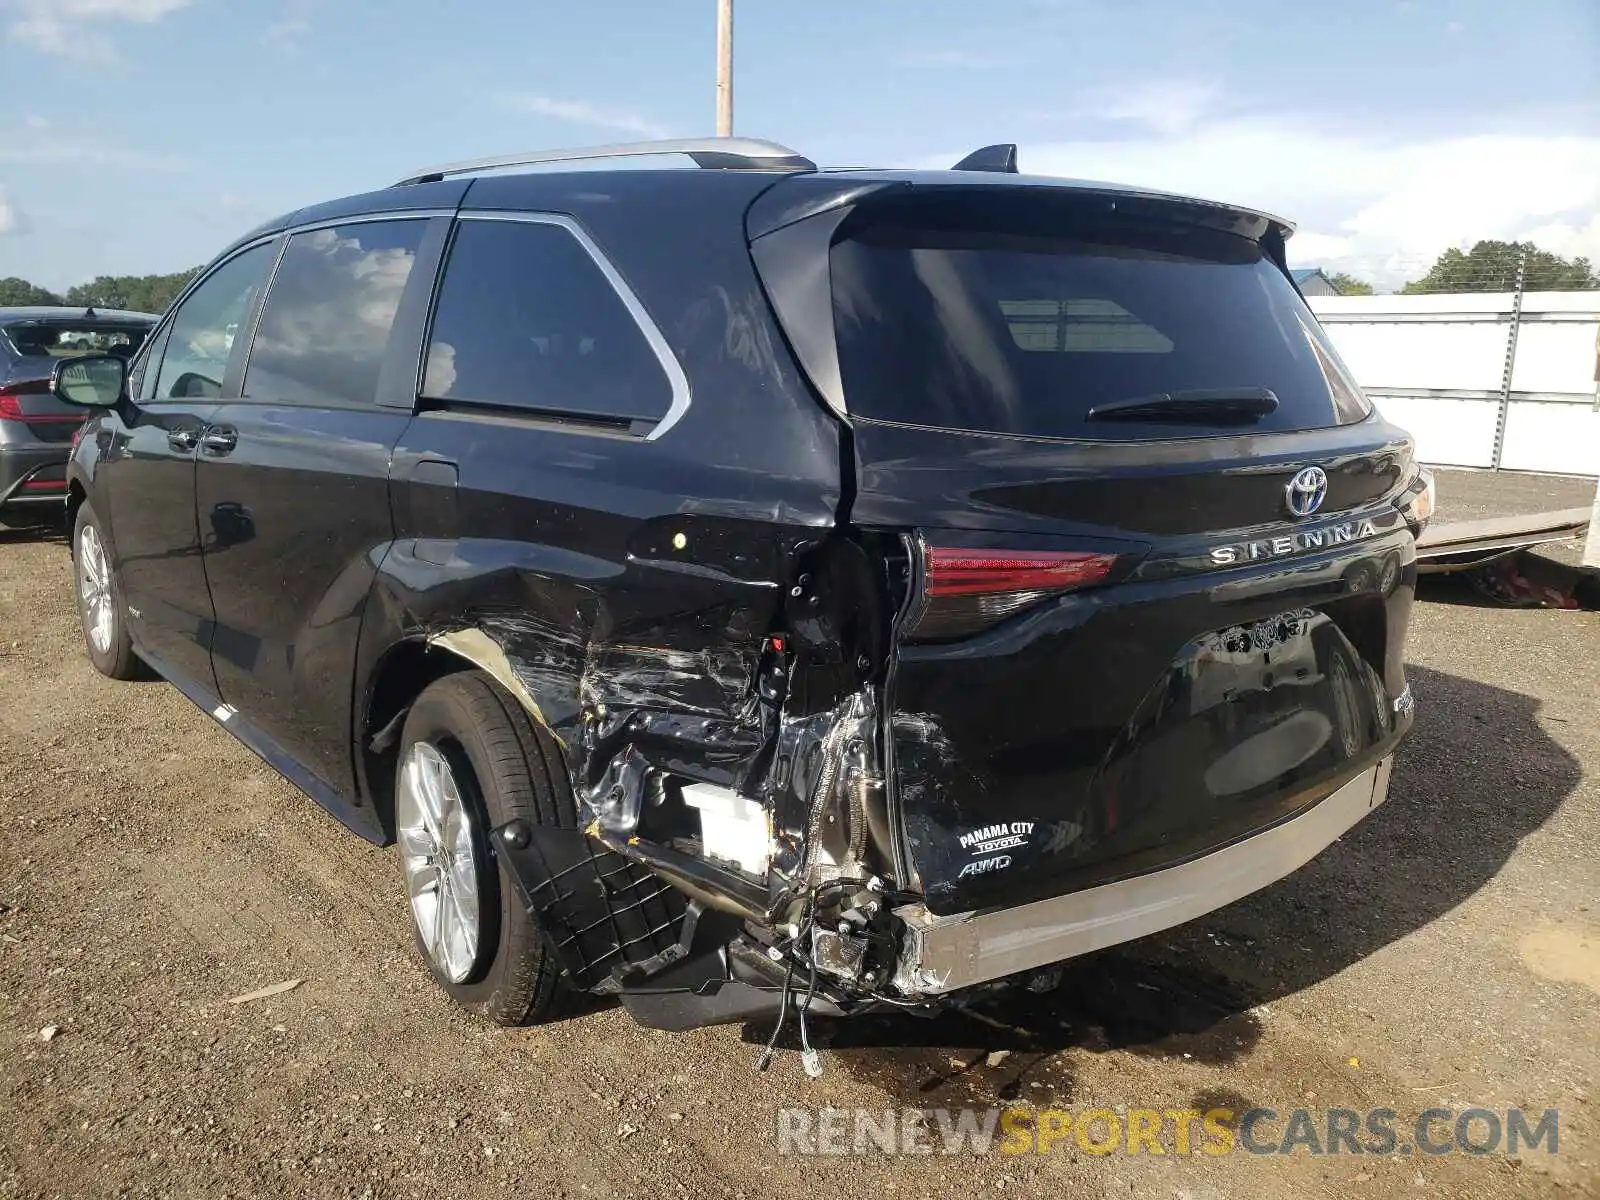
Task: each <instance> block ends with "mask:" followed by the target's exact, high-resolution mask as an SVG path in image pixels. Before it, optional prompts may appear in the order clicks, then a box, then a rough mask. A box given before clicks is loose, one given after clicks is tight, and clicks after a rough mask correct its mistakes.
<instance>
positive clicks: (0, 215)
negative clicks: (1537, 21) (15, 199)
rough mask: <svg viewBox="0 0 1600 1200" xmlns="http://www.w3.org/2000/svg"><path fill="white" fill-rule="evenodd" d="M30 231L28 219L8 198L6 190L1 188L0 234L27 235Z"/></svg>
mask: <svg viewBox="0 0 1600 1200" xmlns="http://www.w3.org/2000/svg"><path fill="white" fill-rule="evenodd" d="M27 231H28V218H27V217H26V216H24V215H23V213H22V210H21V209H19V208H18V207H17V206H16V205H15V204H12V203H11V200H10V199H9V198H8V197H7V196H6V190H5V188H3V187H0V234H7V233H26V232H27Z"/></svg>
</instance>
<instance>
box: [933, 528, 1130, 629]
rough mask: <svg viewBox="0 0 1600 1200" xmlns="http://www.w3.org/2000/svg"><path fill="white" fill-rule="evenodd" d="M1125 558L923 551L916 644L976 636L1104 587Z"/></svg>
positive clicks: (1034, 552)
mask: <svg viewBox="0 0 1600 1200" xmlns="http://www.w3.org/2000/svg"><path fill="white" fill-rule="evenodd" d="M1121 557H1122V556H1121V555H1118V554H1112V553H1106V552H1102V551H1086V550H991V549H988V548H983V549H976V548H951V547H944V546H923V547H922V607H921V609H920V611H919V612H918V613H917V616H916V619H915V620H914V621H913V622H912V623H911V627H910V629H909V630H908V632H909V633H910V634H911V635H912V636H913V637H917V638H952V637H961V636H963V635H965V634H969V633H976V632H978V631H979V630H982V629H987V628H988V627H989V626H991V625H994V624H996V623H997V622H999V621H1003V620H1004V619H1005V618H1007V617H1009V616H1011V615H1012V614H1013V613H1018V612H1021V611H1022V610H1023V609H1025V608H1029V607H1031V606H1032V605H1034V604H1037V603H1039V601H1041V600H1045V599H1048V598H1049V597H1051V596H1055V595H1059V594H1061V593H1063V592H1071V591H1076V590H1078V589H1079V588H1085V587H1090V586H1093V585H1094V584H1097V583H1100V582H1101V581H1103V580H1104V579H1105V578H1106V577H1107V576H1109V575H1110V574H1111V572H1112V571H1113V570H1114V569H1115V568H1116V565H1117V562H1118V560H1119V559H1120V558H1121Z"/></svg>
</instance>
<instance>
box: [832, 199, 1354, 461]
mask: <svg viewBox="0 0 1600 1200" xmlns="http://www.w3.org/2000/svg"><path fill="white" fill-rule="evenodd" d="M831 267H832V271H831V274H832V286H833V297H834V324H835V333H836V337H837V341H838V347H839V366H840V371H841V378H842V381H843V384H844V392H845V397H846V402H847V403H848V405H849V408H850V411H851V412H852V413H854V414H856V415H858V416H862V417H868V418H877V419H881V420H890V421H900V422H906V423H910V424H919V425H934V426H939V427H942V428H949V429H971V430H981V431H984V432H990V433H1009V434H1019V435H1025V436H1036V437H1064V438H1091V439H1102V440H1107V439H1111V440H1127V439H1131V438H1150V437H1194V436H1203V435H1206V434H1212V433H1219V432H1238V427H1237V426H1235V427H1233V428H1231V429H1220V428H1218V427H1217V426H1216V425H1215V424H1211V425H1207V424H1206V418H1205V417H1204V415H1203V414H1197V415H1196V416H1194V417H1193V418H1192V420H1189V421H1179V420H1176V419H1174V418H1167V419H1162V420H1154V421H1139V422H1137V423H1135V422H1128V421H1101V420H1094V419H1087V414H1088V412H1089V410H1090V409H1092V408H1094V407H1095V406H1096V405H1103V404H1106V403H1108V402H1111V401H1118V400H1131V399H1135V398H1143V397H1154V396H1159V395H1161V394H1163V393H1176V392H1193V391H1196V390H1206V391H1215V392H1218V393H1222V394H1230V393H1232V392H1234V391H1238V392H1241V393H1250V392H1259V390H1260V389H1262V388H1266V389H1270V390H1271V391H1272V392H1273V393H1274V395H1276V397H1277V399H1278V407H1277V409H1276V411H1274V412H1272V413H1270V414H1268V415H1266V416H1263V417H1261V418H1260V419H1259V421H1258V422H1256V423H1254V424H1252V425H1251V426H1250V428H1251V429H1258V430H1279V429H1310V428H1317V427H1321V426H1328V425H1335V424H1344V423H1348V422H1351V421H1358V420H1360V419H1362V418H1363V417H1364V416H1366V415H1367V413H1368V412H1369V411H1370V408H1369V407H1368V405H1367V403H1366V401H1365V399H1364V398H1363V397H1362V395H1361V393H1360V391H1359V389H1358V388H1357V387H1356V386H1355V384H1354V383H1353V382H1352V381H1351V379H1350V377H1349V376H1348V374H1347V373H1346V372H1345V370H1344V368H1343V366H1342V365H1341V364H1340V363H1339V361H1338V358H1337V356H1336V355H1335V354H1334V352H1333V349H1332V347H1331V346H1330V345H1329V344H1328V342H1327V341H1326V339H1325V337H1324V335H1323V333H1322V330H1321V328H1320V326H1318V324H1317V322H1316V319H1315V318H1314V317H1313V316H1312V315H1311V312H1310V310H1309V309H1307V308H1306V306H1305V303H1304V302H1303V301H1302V300H1301V299H1300V297H1299V295H1298V294H1297V293H1296V292H1295V290H1294V287H1293V285H1292V284H1291V283H1290V282H1289V280H1288V279H1286V278H1285V277H1284V274H1283V272H1282V271H1280V270H1279V269H1278V267H1277V266H1276V265H1275V264H1274V263H1273V262H1272V261H1271V259H1270V258H1268V257H1267V255H1266V253H1265V252H1264V251H1263V250H1262V248H1261V247H1260V246H1259V245H1257V244H1256V243H1255V242H1253V241H1250V240H1248V239H1246V238H1243V237H1239V236H1237V235H1235V234H1232V233H1228V232H1224V231H1221V230H1217V229H1208V228H1202V227H1199V226H1195V225H1190V224H1184V223H1179V222H1176V221H1173V222H1162V221H1156V220H1151V219H1135V218H1127V217H1121V216H1114V215H1110V214H1108V213H1107V212H1106V211H1105V206H1104V205H1102V206H1101V207H1100V209H1099V210H1098V211H1094V210H1089V209H1087V208H1085V207H1082V206H1079V207H1077V208H1069V207H1065V206H1063V205H1061V204H1059V203H1056V204H1046V203H1043V202H1040V201H1038V200H1025V201H1022V202H1017V201H1013V200H1012V199H1011V198H1009V197H1006V198H995V197H992V196H991V197H982V198H979V197H973V196H969V197H967V198H964V199H950V198H944V197H940V198H938V199H935V200H918V199H911V200H907V201H900V202H891V203H890V204H887V205H880V206H878V207H877V208H876V209H867V210H865V211H863V212H859V213H857V214H856V216H855V217H853V218H852V219H851V222H849V223H847V224H846V226H845V227H844V228H843V230H842V236H841V237H840V239H839V240H837V241H836V243H835V245H834V246H833V249H832V251H831Z"/></svg>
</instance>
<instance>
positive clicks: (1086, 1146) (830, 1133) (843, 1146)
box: [777, 1107, 1561, 1156]
mask: <svg viewBox="0 0 1600 1200" xmlns="http://www.w3.org/2000/svg"><path fill="white" fill-rule="evenodd" d="M1560 1124H1561V1120H1560V1113H1559V1111H1558V1110H1556V1109H1553V1108H1547V1109H1543V1110H1541V1111H1537V1112H1536V1111H1533V1110H1523V1109H1520V1108H1511V1109H1506V1110H1504V1111H1500V1112H1497V1111H1495V1110H1493V1109H1488V1108H1466V1109H1461V1110H1460V1111H1457V1110H1455V1109H1448V1108H1430V1109H1426V1110H1424V1111H1423V1112H1421V1113H1418V1114H1417V1115H1416V1117H1414V1118H1411V1119H1402V1118H1401V1117H1400V1115H1399V1114H1398V1113H1397V1112H1396V1111H1395V1110H1394V1109H1392V1108H1373V1109H1367V1110H1365V1111H1359V1110H1357V1109H1353V1108H1328V1109H1307V1108H1295V1109H1286V1110H1284V1111H1282V1112H1280V1111H1278V1110H1276V1109H1271V1108H1250V1109H1244V1110H1242V1111H1235V1110H1233V1109H1226V1108H1213V1109H1208V1110H1205V1111H1203V1112H1202V1111H1201V1110H1200V1109H1196V1108H1165V1109H1158V1108H1129V1109H1125V1110H1121V1111H1118V1110H1114V1109H1109V1108H1083V1109H1067V1108H1025V1107H1012V1108H987V1109H980V1108H961V1109H947V1108H931V1109H922V1108H904V1109H893V1108H889V1109H864V1108H861V1109H852V1108H820V1109H811V1108H780V1109H779V1110H778V1114H777V1135H778V1153H779V1154H809V1155H829V1156H849V1155H883V1154H922V1155H927V1154H995V1153H998V1154H1049V1153H1052V1152H1053V1151H1055V1150H1057V1149H1058V1148H1059V1149H1060V1150H1062V1151H1063V1152H1065V1151H1067V1150H1075V1151H1082V1152H1083V1153H1087V1154H1102V1155H1104V1154H1179V1155H1182V1154H1211V1155H1221V1154H1236V1153H1240V1152H1244V1153H1247V1154H1260V1155H1272V1154H1316V1155H1320V1154H1376V1155H1400V1156H1406V1155H1412V1154H1424V1155H1440V1154H1473V1155H1481V1154H1496V1153H1503V1154H1507V1155H1517V1154H1526V1153H1531V1152H1535V1151H1542V1152H1544V1153H1546V1154H1555V1153H1557V1152H1558V1149H1559V1145H1560Z"/></svg>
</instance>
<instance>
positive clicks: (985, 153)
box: [745, 145, 1294, 247]
mask: <svg viewBox="0 0 1600 1200" xmlns="http://www.w3.org/2000/svg"><path fill="white" fill-rule="evenodd" d="M1015 167H1016V157H1015V153H1014V147H1012V146H1010V145H1005V146H985V147H984V148H983V149H982V150H978V151H974V152H973V153H972V154H970V155H968V156H967V157H966V158H964V159H962V160H961V162H959V163H957V164H956V166H955V168H954V169H953V170H949V171H840V172H827V171H824V172H819V173H817V174H807V175H794V176H791V177H789V178H787V179H785V180H783V181H781V182H780V183H777V184H775V185H774V186H773V187H771V188H769V189H768V190H767V191H765V192H763V193H762V194H761V195H760V196H759V197H758V198H757V199H756V202H755V203H754V204H752V205H751V206H750V212H749V213H748V214H747V215H746V217H745V232H746V234H747V235H748V236H749V238H750V240H751V241H752V242H754V241H756V240H757V239H759V238H763V237H765V236H767V235H768V234H770V233H775V232H777V231H778V230H780V229H782V228H784V227H785V226H788V225H793V224H794V223H796V222H797V221H804V220H806V219H807V218H808V217H814V216H817V215H819V214H821V213H825V212H828V211H830V210H833V209H839V208H850V207H853V206H855V205H857V204H859V203H861V202H862V201H864V200H866V199H867V198H868V197H870V196H873V195H875V194H879V193H883V192H887V191H899V190H903V189H907V188H919V189H920V188H926V189H928V190H930V191H935V190H938V189H941V188H960V189H968V190H976V189H1001V190H1006V189H1012V188H1026V189H1029V190H1030V191H1035V192H1040V193H1048V192H1052V191H1054V192H1059V193H1060V195H1061V197H1062V198H1063V199H1075V198H1076V199H1085V200H1106V201H1111V202H1114V203H1117V204H1120V205H1127V206H1139V207H1144V206H1149V207H1152V208H1157V207H1158V208H1161V209H1164V210H1167V211H1170V212H1172V213H1173V214H1174V215H1182V216H1183V217H1184V218H1186V219H1188V220H1190V221H1194V222H1195V223H1197V224H1202V225H1207V226H1211V227H1212V228H1217V229H1226V230H1228V231H1229V232H1231V233H1235V234H1238V235H1239V236H1241V237H1247V238H1249V239H1250V240H1251V241H1255V242H1260V243H1262V244H1263V245H1270V244H1272V243H1274V242H1275V243H1276V244H1277V245H1278V246H1279V247H1281V246H1282V245H1283V242H1284V241H1286V240H1287V239H1288V238H1289V236H1290V235H1291V234H1292V233H1293V232H1294V222H1292V221H1288V220H1285V219H1284V218H1283V217H1279V216H1275V215H1273V214H1272V213H1268V212H1262V211H1260V210H1258V209H1253V208H1243V207H1241V206H1239V205H1236V204H1224V203H1221V202H1220V201H1216V200H1201V199H1198V198H1196V197H1193V196H1182V195H1178V194H1177V193H1175V192H1161V191H1156V190H1154V189H1150V188H1136V187H1125V186H1123V185H1122V184H1116V183H1099V182H1095V181H1092V180H1083V179H1056V178H1053V177H1051V176H1047V175H1020V174H1017V173H1016V170H1015ZM1008 168H1009V169H1008Z"/></svg>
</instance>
